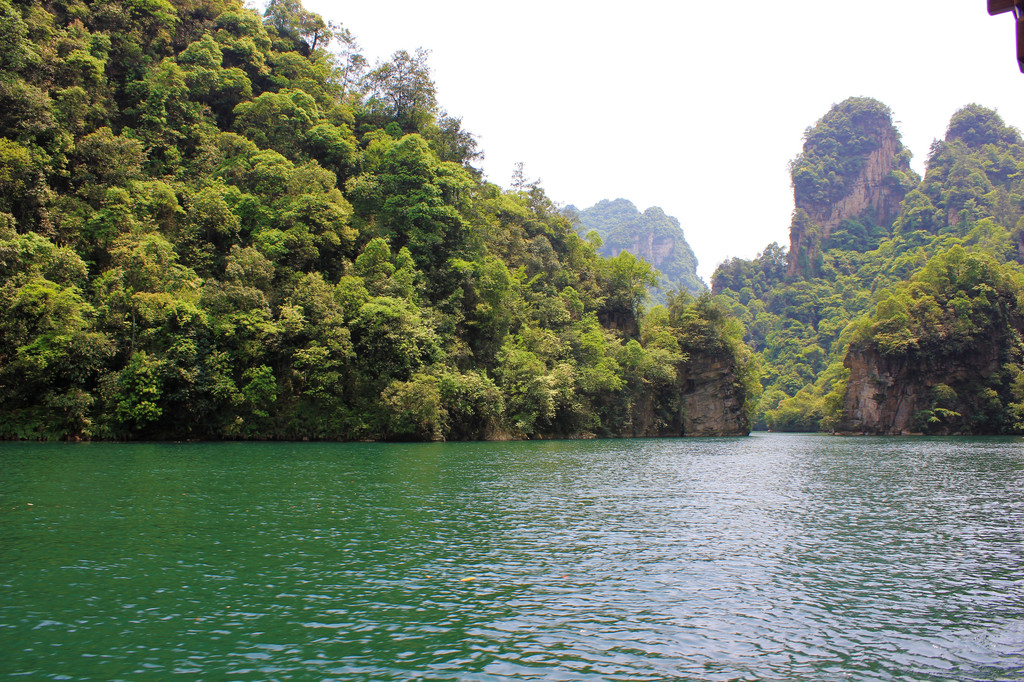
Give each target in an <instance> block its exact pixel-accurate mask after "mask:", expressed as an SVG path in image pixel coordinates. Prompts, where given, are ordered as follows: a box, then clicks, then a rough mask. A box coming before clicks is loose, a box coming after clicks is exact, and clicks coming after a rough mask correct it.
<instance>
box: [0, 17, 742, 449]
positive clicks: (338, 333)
mask: <svg viewBox="0 0 1024 682" xmlns="http://www.w3.org/2000/svg"><path fill="white" fill-rule="evenodd" d="M330 46H333V51H329V50H328V47H330ZM479 156H480V154H479V152H478V150H477V147H476V142H475V140H474V138H473V136H472V135H471V134H470V133H468V132H467V131H465V130H464V129H462V126H461V120H460V119H458V118H457V117H453V116H451V115H449V114H447V113H446V112H444V111H442V110H441V109H440V108H439V106H438V103H437V98H436V92H435V89H434V83H433V80H432V78H431V75H430V70H429V66H428V64H427V53H426V52H425V51H422V50H420V51H416V52H415V53H409V52H405V51H401V52H398V53H396V54H395V55H393V56H392V57H391V59H390V60H388V61H384V62H380V63H377V64H376V65H375V66H373V67H372V68H371V67H370V66H369V64H368V62H367V60H366V59H365V58H364V57H363V56H362V55H361V54H360V52H359V47H358V44H357V43H356V41H355V39H354V37H353V36H352V34H351V33H350V32H349V31H348V30H346V29H344V28H343V27H341V26H337V25H334V24H331V23H328V22H325V21H324V20H323V19H322V18H321V17H320V16H318V15H316V14H315V13H312V12H309V11H308V10H306V9H304V8H303V7H302V5H301V4H300V3H299V2H297V0H272V2H270V3H269V5H268V6H267V9H266V12H265V14H264V15H263V16H262V17H261V16H259V15H257V14H256V13H255V12H253V11H251V10H249V9H246V8H245V7H244V6H243V5H242V3H241V2H240V0H188V1H187V2H186V1H185V0H151V1H150V0H147V1H145V2H142V1H139V2H125V3H91V4H90V3H86V4H82V3H66V2H54V3H49V2H48V3H41V4H40V3H15V2H8V1H7V0H0V271H2V273H3V279H2V283H0V305H2V308H0V311H2V312H0V318H2V319H0V437H13V438H125V439H128V438H156V439H160V438H291V439H294V438H329V439H367V438H369V439H378V438H391V439H428V440H429V439H444V438H525V437H537V436H545V437H552V436H579V435H587V434H592V435H615V434H630V435H633V434H655V433H676V434H678V433H679V432H680V431H681V427H680V420H679V405H680V399H681V398H680V396H681V394H682V392H683V391H684V390H685V387H684V386H683V385H682V383H681V381H680V379H679V377H680V376H681V373H683V372H684V371H685V370H686V369H687V368H688V367H691V366H692V364H693V363H695V362H700V361H701V360H700V359H697V358H696V356H693V357H690V356H689V355H688V353H687V352H684V350H683V347H684V346H685V344H686V343H687V339H689V338H690V337H691V336H693V335H694V334H696V333H697V332H696V331H695V330H700V331H699V333H700V334H701V343H702V344H706V345H708V346H709V347H713V348H716V349H718V350H717V351H716V352H717V353H718V355H719V356H720V357H719V358H718V360H719V361H721V360H723V359H724V361H726V362H727V363H733V364H735V365H736V367H737V368H740V369H749V368H750V367H751V365H750V363H749V362H747V361H748V360H749V351H747V350H746V348H745V347H744V346H743V344H742V343H741V342H740V341H739V340H738V339H739V335H738V333H737V332H736V331H735V329H734V328H733V327H732V326H730V325H729V324H727V323H726V322H725V321H724V319H725V318H723V317H722V313H721V312H720V311H719V310H718V308H717V307H715V306H714V305H713V304H711V303H710V302H709V301H701V302H694V301H687V302H682V303H680V305H679V306H677V307H678V309H674V312H673V314H672V315H671V316H669V315H667V314H665V312H664V311H663V310H662V311H661V312H657V311H652V312H650V313H648V314H646V315H645V310H644V303H645V300H646V296H647V287H648V286H650V285H651V284H653V283H654V281H655V279H654V274H653V271H652V270H651V269H650V267H649V266H648V265H647V264H645V263H643V262H642V261H639V260H637V259H635V258H633V257H632V256H630V255H629V254H627V253H623V254H620V255H619V256H618V257H616V258H613V259H606V258H603V257H602V256H600V255H599V254H598V253H597V251H596V250H595V248H594V246H593V245H592V244H591V243H589V242H588V241H586V240H585V239H583V238H581V237H580V236H579V234H577V232H576V230H575V229H574V225H573V223H572V221H571V220H570V219H569V218H567V217H566V216H565V214H564V213H563V211H562V210H561V209H560V208H559V207H557V206H556V205H555V204H554V203H553V202H552V201H551V200H550V199H548V197H547V196H546V195H545V194H544V191H543V189H541V188H540V187H539V186H538V185H536V184H533V185H529V186H520V187H517V188H514V189H513V190H512V191H503V190H501V189H500V188H498V187H496V186H495V185H492V184H489V183H486V182H484V181H483V180H482V179H481V174H480V172H479V171H478V170H477V169H475V168H474V167H473V166H472V163H473V162H474V161H475V160H477V159H478V158H479ZM748 383H749V382H748Z"/></svg>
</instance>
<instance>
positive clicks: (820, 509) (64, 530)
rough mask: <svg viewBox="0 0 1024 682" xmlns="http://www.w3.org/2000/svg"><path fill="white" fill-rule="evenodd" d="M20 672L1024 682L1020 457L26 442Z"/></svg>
mask: <svg viewBox="0 0 1024 682" xmlns="http://www.w3.org/2000/svg"><path fill="white" fill-rule="evenodd" d="M0 466H2V473H3V476H0V512H2V513H3V523H2V524H0V589H2V590H3V594H4V597H3V599H2V600H0V642H2V644H0V647H2V652H0V653H2V656H0V675H5V676H25V677H30V678H35V679H65V678H74V679H125V678H129V677H152V678H162V677H166V676H170V675H184V676H191V677H204V678H225V679H295V678H304V679H305V678H314V679H345V680H406V679H453V678H458V679H465V680H500V679H522V680H541V679H543V680H664V679H699V680H794V679H806V680H832V679H837V680H838V679H843V680H845V679H858V680H1024V556H1022V555H1024V542H1022V540H1024V494H1022V493H1024V445H1022V443H1021V441H1019V440H1014V439H977V440H954V439H947V440H943V439H850V440H845V439H837V438H823V437H814V436H782V435H764V434H760V435H757V436H755V437H752V438H748V439H735V440H687V441H678V440H664V441H596V442H589V443H576V442H547V443H513V444H465V445H458V444H450V445H424V446H411V445H398V446H388V445H340V446H330V445H318V444H287V445H276V444H219V445H180V446H173V445H166V446H158V445H138V446H129V445H99V444H95V445H88V446H82V447H72V446H62V447H54V446H44V445H34V444H33V445H25V444H0Z"/></svg>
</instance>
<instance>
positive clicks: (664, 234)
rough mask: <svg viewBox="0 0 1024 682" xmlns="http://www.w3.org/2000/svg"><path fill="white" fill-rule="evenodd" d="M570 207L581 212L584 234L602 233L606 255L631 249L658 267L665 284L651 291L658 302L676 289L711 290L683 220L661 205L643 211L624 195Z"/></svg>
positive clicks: (695, 291) (693, 291)
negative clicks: (700, 274)
mask: <svg viewBox="0 0 1024 682" xmlns="http://www.w3.org/2000/svg"><path fill="white" fill-rule="evenodd" d="M569 208H570V209H571V210H574V211H575V212H576V213H577V216H578V218H579V222H580V226H579V231H580V233H581V234H584V235H586V234H587V233H589V232H591V231H594V232H597V234H598V235H600V237H601V240H602V242H603V244H602V246H601V254H602V255H604V256H609V257H611V258H614V257H615V256H617V255H619V254H620V253H621V252H623V251H628V252H629V253H631V254H633V255H634V256H637V257H638V258H642V259H644V260H645V261H647V262H648V263H650V264H651V265H653V266H654V267H655V268H657V270H658V271H659V272H660V273H661V285H660V287H659V288H658V289H657V290H653V291H652V292H651V296H652V298H653V299H654V300H655V301H656V302H664V301H665V298H666V293H667V292H669V291H672V290H673V289H678V288H683V289H685V290H686V291H688V292H690V293H691V294H694V295H698V294H700V293H701V292H703V291H706V290H707V286H706V285H705V284H704V282H702V281H701V279H700V278H699V277H698V276H697V257H696V256H695V255H694V253H693V249H692V248H690V245H689V243H687V241H686V237H685V235H684V234H683V229H682V227H681V226H680V224H679V220H678V219H676V218H674V217H672V216H670V215H668V214H666V213H665V211H664V209H662V208H661V207H660V206H651V207H649V208H647V209H646V210H644V211H643V212H642V213H641V212H640V210H639V209H637V207H636V205H635V204H634V203H633V202H632V201H630V200H628V199H623V198H621V197H620V198H618V199H602V200H601V201H599V202H597V203H596V204H594V205H593V206H591V207H590V208H586V209H583V210H579V209H576V207H574V206H571V207H569Z"/></svg>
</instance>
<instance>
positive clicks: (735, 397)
mask: <svg viewBox="0 0 1024 682" xmlns="http://www.w3.org/2000/svg"><path fill="white" fill-rule="evenodd" d="M680 375H681V376H680V381H682V382H683V385H684V392H683V406H682V434H683V435H684V436H745V435H747V434H748V433H750V423H749V421H748V419H747V415H746V413H745V412H744V409H743V390H742V387H741V386H740V385H739V382H738V381H737V378H736V372H735V368H734V367H733V366H732V363H730V362H729V361H728V360H725V359H713V358H708V359H706V360H704V359H701V360H700V361H698V362H691V363H690V364H689V365H688V366H687V368H686V369H685V370H684V371H682V372H681V373H680Z"/></svg>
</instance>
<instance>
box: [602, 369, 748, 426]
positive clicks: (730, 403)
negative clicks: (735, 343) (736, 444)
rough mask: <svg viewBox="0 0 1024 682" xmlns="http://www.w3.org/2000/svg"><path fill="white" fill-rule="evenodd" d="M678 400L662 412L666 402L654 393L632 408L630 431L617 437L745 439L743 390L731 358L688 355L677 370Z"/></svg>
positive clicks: (745, 424) (745, 417) (746, 421)
mask: <svg viewBox="0 0 1024 682" xmlns="http://www.w3.org/2000/svg"><path fill="white" fill-rule="evenodd" d="M677 388H678V389H679V394H678V395H679V399H678V401H673V402H674V405H673V406H672V409H671V410H665V409H664V406H665V404H666V401H665V400H663V399H659V397H658V396H657V395H655V394H654V393H648V394H647V395H645V396H643V397H642V398H641V399H640V401H639V402H638V404H636V405H634V407H633V411H632V415H631V427H632V428H631V429H629V430H628V432H624V433H622V434H620V435H622V436H630V437H633V438H678V437H680V436H687V437H695V438H704V437H716V436H746V435H748V434H749V433H750V422H749V420H748V419H747V415H746V412H745V411H744V409H743V405H744V397H743V388H742V386H741V384H740V381H739V380H738V377H737V374H736V369H735V365H734V362H733V361H732V360H731V359H730V358H725V357H716V356H713V355H712V354H707V355H703V354H691V358H690V361H689V362H687V363H685V364H683V365H681V366H680V367H679V368H678V378H677Z"/></svg>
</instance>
